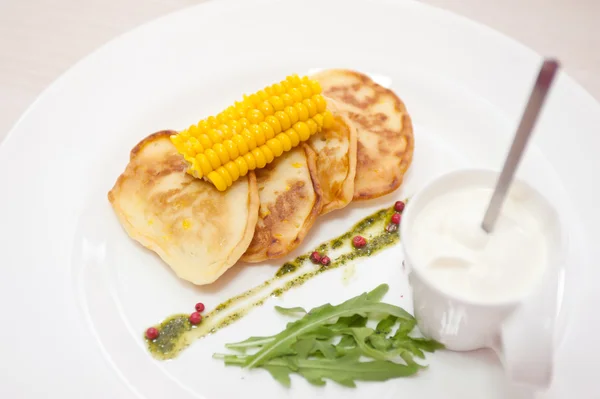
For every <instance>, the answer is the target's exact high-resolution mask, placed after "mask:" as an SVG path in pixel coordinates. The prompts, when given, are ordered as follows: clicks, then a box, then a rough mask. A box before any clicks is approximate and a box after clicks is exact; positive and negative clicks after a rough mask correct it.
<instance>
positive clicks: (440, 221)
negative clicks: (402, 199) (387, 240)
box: [411, 185, 549, 303]
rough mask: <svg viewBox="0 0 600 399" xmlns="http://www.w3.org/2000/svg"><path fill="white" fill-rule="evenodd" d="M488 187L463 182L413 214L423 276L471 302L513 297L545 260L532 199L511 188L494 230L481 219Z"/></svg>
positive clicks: (544, 237)
mask: <svg viewBox="0 0 600 399" xmlns="http://www.w3.org/2000/svg"><path fill="white" fill-rule="evenodd" d="M491 195H492V189H491V188H488V187H478V186H476V185H474V186H471V187H463V188H459V189H456V190H451V191H448V192H445V193H443V194H441V195H439V196H436V197H435V198H433V199H431V200H430V201H429V202H428V203H427V204H426V205H425V206H424V207H423V208H422V209H421V210H420V212H419V213H418V214H417V215H416V216H415V218H414V223H413V224H412V228H411V245H412V247H413V256H414V263H415V265H419V266H418V267H419V270H420V273H421V274H422V275H423V278H425V279H427V280H429V281H430V282H431V284H432V285H434V286H435V287H437V288H438V289H440V290H442V291H443V292H445V293H448V294H451V295H454V296H458V297H462V298H465V299H468V300H471V301H474V302H481V303H493V302H503V301H510V300H517V299H519V298H522V297H523V296H524V295H526V294H527V293H529V292H530V291H531V289H532V288H533V285H534V284H535V282H536V281H538V280H539V278H540V277H541V275H542V274H543V272H544V270H545V268H546V266H547V264H548V252H549V251H548V245H549V240H548V237H547V235H546V234H545V232H544V225H545V224H544V221H543V220H541V218H540V214H539V213H536V212H535V211H532V208H531V206H532V201H531V199H530V198H528V197H527V196H524V195H515V194H514V193H512V192H509V195H508V196H507V198H506V200H505V202H504V205H503V207H502V210H501V212H500V215H499V217H498V220H497V222H496V224H495V227H494V230H493V231H492V232H491V233H490V234H487V233H486V232H485V231H483V229H482V228H481V221H482V218H483V215H484V213H485V210H486V207H487V204H488V203H489V199H490V197H491Z"/></svg>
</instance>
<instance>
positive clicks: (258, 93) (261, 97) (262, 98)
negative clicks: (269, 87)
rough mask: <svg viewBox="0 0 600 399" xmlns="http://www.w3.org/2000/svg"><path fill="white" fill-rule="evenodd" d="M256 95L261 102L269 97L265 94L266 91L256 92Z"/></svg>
mask: <svg viewBox="0 0 600 399" xmlns="http://www.w3.org/2000/svg"><path fill="white" fill-rule="evenodd" d="M256 94H257V95H258V97H260V99H261V100H263V101H264V100H266V99H268V98H269V95H268V94H267V92H266V91H264V90H259V91H258V92H257V93H256Z"/></svg>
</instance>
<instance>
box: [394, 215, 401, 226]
mask: <svg viewBox="0 0 600 399" xmlns="http://www.w3.org/2000/svg"><path fill="white" fill-rule="evenodd" d="M400 218H401V216H400V214H399V213H394V214H393V215H392V223H394V224H400Z"/></svg>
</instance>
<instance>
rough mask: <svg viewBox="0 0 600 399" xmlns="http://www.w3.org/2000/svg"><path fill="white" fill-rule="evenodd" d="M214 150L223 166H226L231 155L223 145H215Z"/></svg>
mask: <svg viewBox="0 0 600 399" xmlns="http://www.w3.org/2000/svg"><path fill="white" fill-rule="evenodd" d="M212 149H213V151H214V152H216V153H217V156H218V157H219V160H220V161H221V165H225V164H226V163H227V162H229V153H228V152H227V150H226V149H225V147H224V146H223V144H221V143H218V144H215V145H214V146H213V148H212Z"/></svg>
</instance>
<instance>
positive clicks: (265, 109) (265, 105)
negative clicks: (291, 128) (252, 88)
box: [258, 100, 275, 116]
mask: <svg viewBox="0 0 600 399" xmlns="http://www.w3.org/2000/svg"><path fill="white" fill-rule="evenodd" d="M258 110H259V111H260V112H262V113H263V115H265V116H269V115H273V113H274V112H275V109H274V108H273V106H272V105H271V103H270V102H268V101H266V100H265V101H263V102H262V103H261V104H260V105H259V106H258Z"/></svg>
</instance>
